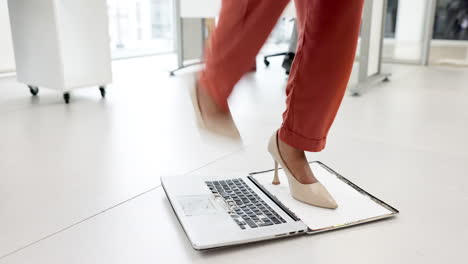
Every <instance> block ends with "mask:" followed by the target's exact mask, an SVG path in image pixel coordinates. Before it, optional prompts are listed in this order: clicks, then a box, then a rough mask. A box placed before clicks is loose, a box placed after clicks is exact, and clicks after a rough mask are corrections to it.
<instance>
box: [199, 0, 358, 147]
mask: <svg viewBox="0 0 468 264" xmlns="http://www.w3.org/2000/svg"><path fill="white" fill-rule="evenodd" d="M363 2H364V0H296V2H295V3H296V10H297V22H298V23H297V25H298V32H299V39H298V47H297V52H296V56H295V59H294V63H293V65H292V68H291V72H290V76H289V82H288V86H287V89H286V93H287V100H286V105H287V108H286V111H285V112H284V114H283V124H282V126H281V128H280V130H279V136H280V138H281V140H283V141H284V142H286V143H287V144H289V145H291V146H293V147H295V148H298V149H302V150H305V151H313V152H316V151H320V150H322V149H323V148H324V147H325V142H326V138H327V134H328V130H329V129H330V127H331V125H332V123H333V120H334V119H335V116H336V113H337V111H338V108H339V106H340V104H341V101H342V99H343V96H344V93H345V90H346V86H347V84H348V81H349V76H350V74H351V70H352V66H353V62H354V56H355V53H356V45H357V39H358V36H359V28H360V24H361V14H362V8H363ZM288 3H289V0H223V2H222V8H221V13H220V16H219V22H218V25H217V27H216V29H215V30H214V32H213V33H212V35H211V38H210V41H209V44H208V46H207V47H206V53H205V61H206V66H205V69H204V70H203V71H202V72H201V74H200V82H201V84H202V87H204V89H205V90H206V92H207V93H208V94H210V95H211V97H212V98H213V99H214V100H215V101H216V103H217V104H218V105H219V106H220V107H221V108H222V109H224V110H225V111H228V110H229V109H228V104H227V98H228V97H229V95H230V94H231V91H232V89H233V87H234V86H235V84H236V83H237V82H238V81H239V80H240V78H241V77H242V76H243V75H244V74H245V73H246V72H248V71H249V70H250V68H251V67H252V61H254V60H255V57H256V56H257V54H258V52H259V50H260V49H261V47H262V46H263V44H264V42H265V41H266V39H267V38H268V36H269V34H270V33H271V31H272V29H273V27H274V26H275V24H276V23H277V21H278V19H279V17H280V16H281V14H282V12H283V10H284V8H285V7H286V5H287V4H288Z"/></svg>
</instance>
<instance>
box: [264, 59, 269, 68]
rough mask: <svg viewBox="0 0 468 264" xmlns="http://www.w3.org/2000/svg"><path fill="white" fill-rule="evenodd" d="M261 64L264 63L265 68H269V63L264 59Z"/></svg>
mask: <svg viewBox="0 0 468 264" xmlns="http://www.w3.org/2000/svg"><path fill="white" fill-rule="evenodd" d="M263 63H265V66H267V67H268V66H270V62H269V61H268V60H267V59H264V60H263Z"/></svg>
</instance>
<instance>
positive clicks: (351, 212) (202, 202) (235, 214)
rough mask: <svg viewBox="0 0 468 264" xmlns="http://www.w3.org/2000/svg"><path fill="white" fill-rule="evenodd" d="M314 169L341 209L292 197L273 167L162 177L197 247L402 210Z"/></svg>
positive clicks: (291, 233)
mask: <svg viewBox="0 0 468 264" xmlns="http://www.w3.org/2000/svg"><path fill="white" fill-rule="evenodd" d="M311 168H312V171H313V172H314V175H315V176H316V177H317V178H318V180H319V181H320V182H322V184H324V185H325V186H326V188H327V189H328V190H329V192H330V193H331V195H332V196H333V197H334V198H335V200H336V202H337V203H338V208H337V209H324V208H319V207H315V206H310V205H307V204H304V203H301V202H299V201H296V200H295V199H293V198H292V197H291V196H290V195H289V188H288V184H287V180H286V176H285V175H284V173H283V172H282V171H281V172H280V179H281V180H282V184H281V185H272V184H271V179H272V175H273V174H272V173H273V170H269V171H264V172H258V173H251V174H250V175H249V176H241V177H235V178H222V177H220V176H213V177H209V176H208V177H207V176H173V177H162V178H161V183H162V186H163V188H164V191H165V192H166V195H167V197H168V199H169V201H170V203H171V205H172V208H173V209H174V212H175V214H176V216H177V218H178V219H179V222H180V224H181V225H182V228H183V229H184V231H185V233H186V234H187V236H188V238H189V240H190V242H191V244H192V246H193V248H194V249H197V250H205V249H213V248H219V247H225V246H231V245H238V244H245V243H250V242H255V241H261V240H270V239H276V238H281V237H288V236H297V235H306V234H314V233H318V232H324V231H329V230H333V229H338V228H343V227H347V226H351V225H356V224H361V223H365V222H370V221H375V220H379V219H383V218H387V217H391V216H394V215H396V214H398V210H396V209H394V208H393V207H391V206H389V205H388V204H386V203H384V202H383V201H381V200H379V199H377V198H375V197H374V196H372V195H370V194H369V193H367V192H366V191H364V190H363V189H361V188H359V187H358V186H357V185H355V184H354V183H352V182H350V181H349V180H347V179H346V178H344V177H343V176H341V175H339V174H338V173H336V172H334V171H333V170H332V169H330V168H328V167H327V166H326V165H324V164H322V163H320V162H312V163H311Z"/></svg>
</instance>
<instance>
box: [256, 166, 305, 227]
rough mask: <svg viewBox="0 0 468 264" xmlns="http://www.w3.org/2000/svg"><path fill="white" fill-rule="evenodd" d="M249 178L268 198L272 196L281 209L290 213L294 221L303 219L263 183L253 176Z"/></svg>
mask: <svg viewBox="0 0 468 264" xmlns="http://www.w3.org/2000/svg"><path fill="white" fill-rule="evenodd" d="M247 178H248V179H249V180H250V181H251V182H252V183H253V184H255V186H257V187H258V188H259V189H260V190H261V191H262V192H263V193H264V194H265V195H266V196H268V198H270V199H271V200H272V201H273V202H274V203H275V204H276V205H277V206H278V207H279V208H281V210H283V211H284V212H285V213H286V214H288V215H289V216H290V217H291V218H292V219H294V221H301V219H300V218H299V217H297V215H296V214H294V213H293V212H292V211H291V210H289V208H288V207H286V206H285V205H284V204H283V203H281V202H280V200H278V198H276V196H274V195H273V194H271V193H270V192H269V191H268V190H267V189H266V188H265V187H263V185H261V184H260V183H259V182H258V181H257V180H256V179H255V178H254V177H253V176H251V175H250V176H247Z"/></svg>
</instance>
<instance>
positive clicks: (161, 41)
mask: <svg viewBox="0 0 468 264" xmlns="http://www.w3.org/2000/svg"><path fill="white" fill-rule="evenodd" d="M108 8H109V25H110V27H109V28H110V36H111V48H112V57H113V58H125V57H135V56H144V55H152V54H158V53H166V52H172V51H173V50H174V30H173V28H174V26H173V0H109V1H108Z"/></svg>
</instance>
